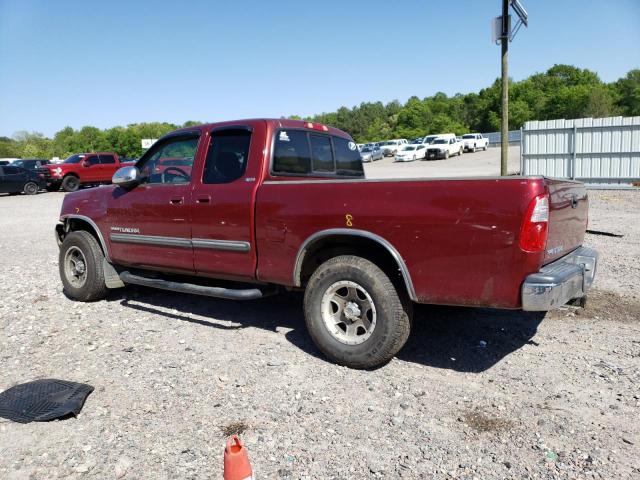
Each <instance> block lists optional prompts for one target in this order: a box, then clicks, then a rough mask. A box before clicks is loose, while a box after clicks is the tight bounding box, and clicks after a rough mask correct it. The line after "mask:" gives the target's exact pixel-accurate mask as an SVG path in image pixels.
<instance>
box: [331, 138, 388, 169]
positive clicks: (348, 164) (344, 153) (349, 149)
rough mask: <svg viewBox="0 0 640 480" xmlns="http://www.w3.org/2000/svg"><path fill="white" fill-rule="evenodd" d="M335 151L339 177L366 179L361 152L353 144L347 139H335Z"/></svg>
mask: <svg viewBox="0 0 640 480" xmlns="http://www.w3.org/2000/svg"><path fill="white" fill-rule="evenodd" d="M333 150H334V152H335V155H336V173H337V174H338V175H349V176H355V177H364V170H363V168H362V160H361V159H360V152H358V149H357V148H354V144H353V142H351V141H349V140H347V139H346V138H340V137H333ZM377 150H380V149H379V148H378V149H377Z"/></svg>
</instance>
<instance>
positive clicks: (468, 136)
mask: <svg viewBox="0 0 640 480" xmlns="http://www.w3.org/2000/svg"><path fill="white" fill-rule="evenodd" d="M462 138H476V136H475V135H462Z"/></svg>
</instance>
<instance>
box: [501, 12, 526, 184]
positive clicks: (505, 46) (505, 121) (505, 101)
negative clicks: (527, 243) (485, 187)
mask: <svg viewBox="0 0 640 480" xmlns="http://www.w3.org/2000/svg"><path fill="white" fill-rule="evenodd" d="M509 6H511V8H513V11H514V12H515V13H516V15H517V16H518V21H517V23H516V24H515V25H514V27H513V29H512V28H511V17H510V16H509ZM522 25H524V26H525V27H527V26H528V25H529V14H528V13H527V11H526V10H525V9H524V7H523V6H522V4H521V3H520V0H502V16H500V17H496V18H495V19H494V20H493V41H494V42H495V43H498V40H499V41H500V45H501V47H502V48H501V50H502V120H501V122H500V123H501V125H500V175H503V176H504V175H507V165H508V161H509V62H508V54H509V42H510V41H511V40H513V37H515V35H516V33H517V32H518V30H519V29H520V27H521V26H522Z"/></svg>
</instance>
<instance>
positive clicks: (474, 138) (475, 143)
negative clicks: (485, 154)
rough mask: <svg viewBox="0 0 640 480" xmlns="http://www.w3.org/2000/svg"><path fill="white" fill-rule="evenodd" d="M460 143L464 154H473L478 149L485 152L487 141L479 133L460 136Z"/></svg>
mask: <svg viewBox="0 0 640 480" xmlns="http://www.w3.org/2000/svg"><path fill="white" fill-rule="evenodd" d="M462 143H463V145H464V151H465V152H475V151H476V150H478V149H482V150H486V149H487V147H488V146H489V139H488V138H486V137H483V136H482V134H481V133H467V134H466V135H463V136H462Z"/></svg>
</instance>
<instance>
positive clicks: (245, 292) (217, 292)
mask: <svg viewBox="0 0 640 480" xmlns="http://www.w3.org/2000/svg"><path fill="white" fill-rule="evenodd" d="M120 279H121V280H122V281H123V282H124V283H132V284H134V285H142V286H144V287H152V288H159V289H161V290H170V291H172V292H181V293H191V294H194V295H204V296H205V297H216V298H226V299H229V300H256V299H258V298H263V297H268V296H270V295H273V294H275V293H276V291H275V289H270V290H269V291H266V292H263V291H262V290H260V289H259V288H245V289H232V288H223V287H206V286H203V285H195V284H193V283H182V282H171V281H169V280H162V279H160V278H148V277H142V276H140V275H134V274H133V273H131V272H128V271H124V272H120Z"/></svg>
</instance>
